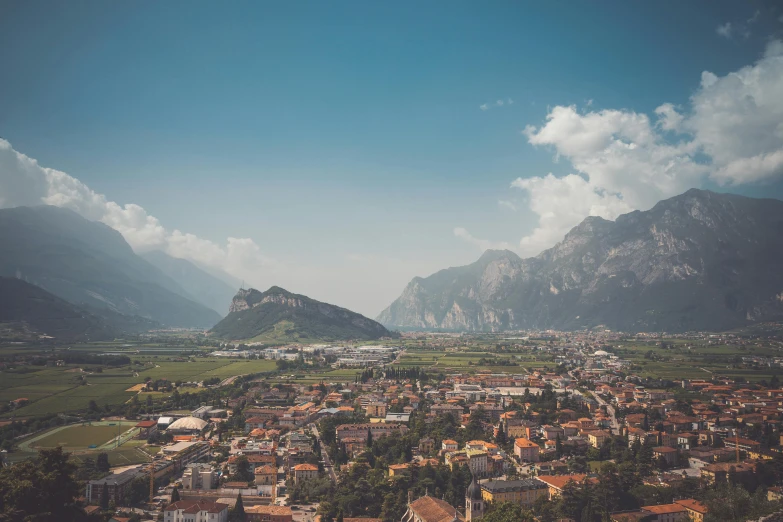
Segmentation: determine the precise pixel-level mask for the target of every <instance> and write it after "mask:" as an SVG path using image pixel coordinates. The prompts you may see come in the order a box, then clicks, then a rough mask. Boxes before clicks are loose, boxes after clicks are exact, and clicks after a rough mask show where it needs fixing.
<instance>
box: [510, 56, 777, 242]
mask: <svg viewBox="0 0 783 522" xmlns="http://www.w3.org/2000/svg"><path fill="white" fill-rule="evenodd" d="M781 92H783V43H781V42H780V41H772V42H771V43H770V44H769V45H768V46H767V49H766V52H765V53H764V55H763V57H762V58H761V59H760V60H759V61H757V62H756V63H755V64H753V65H749V66H747V67H743V68H741V69H740V70H738V71H735V72H732V73H729V74H727V75H726V76H723V77H719V76H717V75H715V74H713V73H711V72H708V71H705V72H703V73H702V76H701V83H700V85H699V88H698V89H697V90H696V92H695V93H694V94H693V95H692V96H691V99H690V101H689V103H688V105H687V106H686V107H684V108H678V107H675V106H674V105H673V104H671V103H663V104H661V105H660V106H659V107H658V108H657V109H656V110H655V116H656V118H655V119H654V120H653V119H651V118H650V117H648V116H647V115H646V114H643V113H638V112H634V111H631V110H625V109H623V110H616V109H605V110H600V111H587V112H580V111H579V110H577V108H576V107H575V106H556V107H554V108H552V109H551V110H550V111H549V113H548V114H547V116H546V121H545V122H544V124H543V125H541V126H539V127H535V126H528V127H527V128H526V129H525V131H524V134H525V136H526V137H527V139H528V142H529V143H530V144H531V145H534V146H542V147H549V148H551V149H553V150H554V152H555V154H556V158H558V159H559V158H564V159H567V160H568V161H569V162H570V163H571V165H572V166H573V168H574V170H575V171H576V172H575V173H573V174H569V175H567V176H564V177H560V178H558V177H555V176H553V175H552V174H548V175H546V176H536V177H529V178H525V179H523V178H519V179H516V180H515V181H514V182H513V183H512V187H513V188H516V189H520V190H522V191H524V192H525V194H526V196H527V197H528V201H529V207H530V209H531V210H532V211H533V212H534V213H535V214H536V215H537V217H538V218H537V221H538V222H537V225H536V227H535V229H534V230H533V232H532V233H531V234H529V235H528V236H526V237H524V238H523V239H522V240H521V241H520V243H519V250H520V251H521V252H522V253H523V254H527V255H534V254H537V253H538V252H540V251H541V250H542V249H544V248H547V247H550V246H552V245H553V244H554V243H555V242H556V241H558V240H560V239H561V238H562V237H563V235H564V234H565V233H566V232H567V231H568V230H570V229H571V228H572V227H573V226H575V225H577V224H578V223H579V222H580V221H581V220H582V219H584V218H585V217H586V216H601V217H604V218H607V219H614V218H616V217H617V216H618V215H619V214H622V213H624V212H628V211H631V210H635V209H647V208H650V207H651V206H652V205H654V204H655V203H656V202H657V201H659V200H661V199H664V198H668V197H671V196H674V195H677V194H680V193H682V192H684V191H685V190H687V189H688V188H690V187H694V186H700V185H702V184H703V183H704V181H705V180H707V179H711V180H713V181H714V182H716V183H719V184H723V185H736V184H742V183H749V182H760V181H768V180H772V179H777V178H779V177H781V175H783V96H780V93H781Z"/></svg>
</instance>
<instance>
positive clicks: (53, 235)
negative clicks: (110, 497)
mask: <svg viewBox="0 0 783 522" xmlns="http://www.w3.org/2000/svg"><path fill="white" fill-rule="evenodd" d="M0 245H2V248H0V276H5V277H16V278H18V279H22V280H24V281H26V282H28V283H31V284H34V285H36V286H38V287H40V288H42V289H44V290H46V291H47V292H50V293H51V294H54V295H55V296H57V297H59V298H61V299H63V300H65V301H68V302H69V303H72V304H75V305H77V306H78V307H79V308H81V309H90V310H108V312H113V313H116V314H122V315H125V316H128V317H130V318H133V317H140V318H143V319H147V320H151V321H155V322H157V323H161V324H163V325H168V326H178V327H204V328H208V327H211V326H212V325H214V324H216V323H217V322H218V321H219V320H220V318H221V315H220V314H218V313H217V312H216V311H215V310H213V309H211V308H209V307H208V306H205V305H204V304H201V303H200V302H198V298H196V297H194V296H193V295H191V294H190V293H189V291H188V290H186V289H185V288H183V287H182V285H181V284H179V283H178V282H177V281H175V280H174V279H173V278H172V277H170V276H168V275H166V274H165V273H164V272H163V271H161V270H160V269H159V268H157V267H156V266H153V264H151V263H149V262H148V261H146V260H145V259H143V258H141V257H140V256H138V255H136V253H135V252H134V251H133V249H132V248H131V247H130V245H128V243H127V242H126V241H125V239H124V238H123V237H122V235H121V234H120V233H119V232H117V231H116V230H114V229H112V228H111V227H109V226H107V225H104V224H102V223H98V222H94V221H89V220H87V219H85V218H83V217H81V216H80V215H79V214H77V213H75V212H73V211H71V210H67V209H63V208H59V207H53V206H40V207H16V208H9V209H2V210H0ZM227 304H228V301H227V302H226V305H227Z"/></svg>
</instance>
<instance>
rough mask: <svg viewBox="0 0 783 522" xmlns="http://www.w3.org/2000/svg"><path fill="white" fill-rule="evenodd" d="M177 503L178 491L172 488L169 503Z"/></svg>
mask: <svg viewBox="0 0 783 522" xmlns="http://www.w3.org/2000/svg"><path fill="white" fill-rule="evenodd" d="M177 501H179V490H178V489H177V488H176V486H175V487H174V489H173V490H172V491H171V503H172V504H173V503H174V502H177Z"/></svg>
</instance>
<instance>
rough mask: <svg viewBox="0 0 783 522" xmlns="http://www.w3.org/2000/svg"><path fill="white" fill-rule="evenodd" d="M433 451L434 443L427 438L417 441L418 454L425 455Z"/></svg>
mask: <svg viewBox="0 0 783 522" xmlns="http://www.w3.org/2000/svg"><path fill="white" fill-rule="evenodd" d="M433 451H435V441H434V440H433V439H431V438H429V437H424V438H423V439H421V440H420V441H419V453H421V454H423V455H426V454H427V453H432V452H433Z"/></svg>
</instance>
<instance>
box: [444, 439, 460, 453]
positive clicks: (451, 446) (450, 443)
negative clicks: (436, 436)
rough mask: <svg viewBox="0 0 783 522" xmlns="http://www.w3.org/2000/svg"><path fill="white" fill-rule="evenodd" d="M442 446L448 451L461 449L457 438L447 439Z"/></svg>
mask: <svg viewBox="0 0 783 522" xmlns="http://www.w3.org/2000/svg"><path fill="white" fill-rule="evenodd" d="M441 446H442V448H443V449H444V450H446V451H457V450H458V449H459V444H457V441H456V440H451V439H446V440H444V441H443V442H442V443H441Z"/></svg>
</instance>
